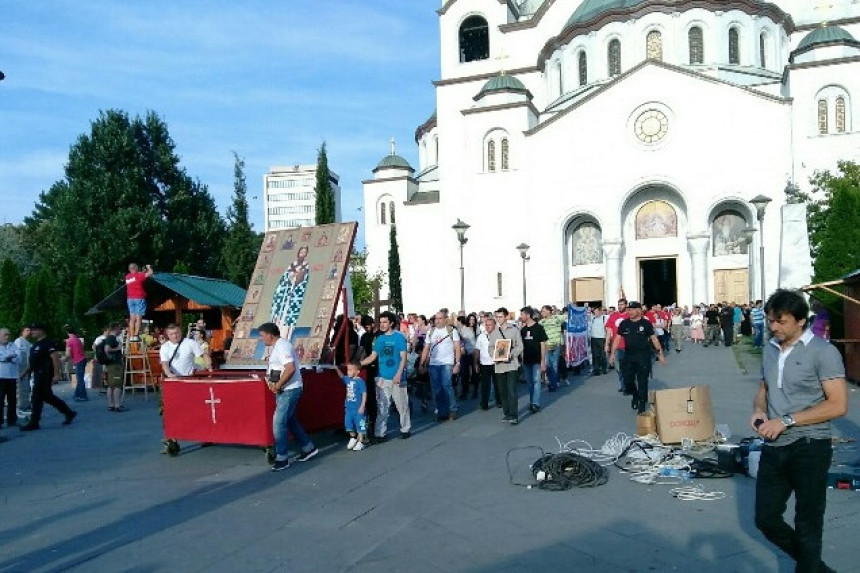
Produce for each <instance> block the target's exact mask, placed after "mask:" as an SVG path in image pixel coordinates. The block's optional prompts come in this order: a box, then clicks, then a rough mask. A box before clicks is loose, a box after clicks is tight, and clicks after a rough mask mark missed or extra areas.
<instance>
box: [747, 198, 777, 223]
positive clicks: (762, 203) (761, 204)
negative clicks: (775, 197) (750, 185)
mask: <svg viewBox="0 0 860 573" xmlns="http://www.w3.org/2000/svg"><path fill="white" fill-rule="evenodd" d="M771 200H772V199H771V198H770V197H768V196H766V195H756V196H755V197H753V198H752V199H750V203H752V204H753V206H754V207H755V210H756V212H757V213H758V220H759V221H761V220H763V219H764V211H765V209H767V204H768V203H770V202H771Z"/></svg>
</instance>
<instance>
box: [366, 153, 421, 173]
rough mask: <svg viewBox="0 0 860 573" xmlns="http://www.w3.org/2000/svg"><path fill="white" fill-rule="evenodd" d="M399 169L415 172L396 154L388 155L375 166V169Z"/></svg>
mask: <svg viewBox="0 0 860 573" xmlns="http://www.w3.org/2000/svg"><path fill="white" fill-rule="evenodd" d="M392 167H393V168H400V169H409V170H410V171H415V170H414V169H412V166H411V165H409V162H408V161H406V160H405V159H403V158H402V157H400V156H399V155H397V154H396V153H389V154H388V155H386V156H385V157H383V158H382V160H380V162H379V163H377V164H376V169H374V171H376V170H377V169H388V168H392Z"/></svg>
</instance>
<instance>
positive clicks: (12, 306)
mask: <svg viewBox="0 0 860 573" xmlns="http://www.w3.org/2000/svg"><path fill="white" fill-rule="evenodd" d="M0 293H2V294H0V326H4V327H6V328H8V329H9V330H11V331H12V333H15V332H16V331H17V330H18V327H20V326H21V317H22V316H23V314H24V297H25V295H26V282H25V281H24V277H22V276H21V272H20V271H19V270H18V265H17V264H16V263H15V261H13V260H12V259H5V260H4V261H3V266H2V267H0Z"/></svg>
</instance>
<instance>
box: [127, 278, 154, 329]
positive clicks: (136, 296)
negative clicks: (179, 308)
mask: <svg viewBox="0 0 860 573" xmlns="http://www.w3.org/2000/svg"><path fill="white" fill-rule="evenodd" d="M153 272H154V271H153V270H152V265H146V272H143V273H142V272H140V269H139V267H138V266H137V263H131V264H130V265H128V274H127V275H125V291H126V295H125V297H126V299H127V302H128V314H129V320H128V336H129V340H130V341H131V342H137V341H139V340H140V337H139V335H140V325H141V322H142V321H143V315H144V314H146V290H144V288H143V283H144V282H145V281H146V279H148V278H149V277H150V276H152V273H153Z"/></svg>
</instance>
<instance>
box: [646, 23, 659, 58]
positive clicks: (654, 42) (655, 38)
mask: <svg viewBox="0 0 860 573" xmlns="http://www.w3.org/2000/svg"><path fill="white" fill-rule="evenodd" d="M645 57H646V58H648V59H649V60H660V61H663V34H661V33H660V31H659V30H651V31H650V32H648V35H647V36H646V37H645Z"/></svg>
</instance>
